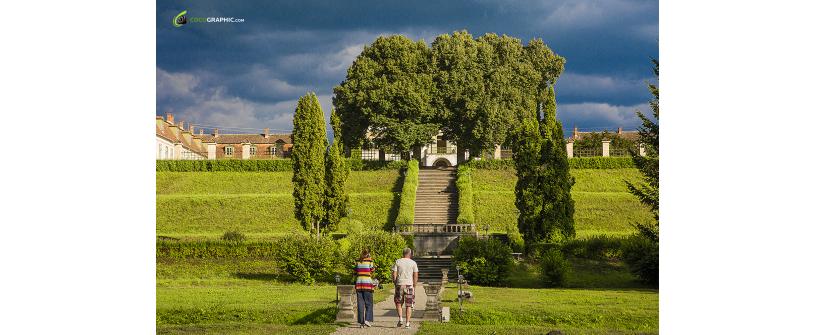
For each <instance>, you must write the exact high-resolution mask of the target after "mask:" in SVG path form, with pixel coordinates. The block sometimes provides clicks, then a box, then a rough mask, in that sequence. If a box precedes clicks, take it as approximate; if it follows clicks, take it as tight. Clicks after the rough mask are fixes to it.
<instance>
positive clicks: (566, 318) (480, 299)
mask: <svg viewBox="0 0 815 335" xmlns="http://www.w3.org/2000/svg"><path fill="white" fill-rule="evenodd" d="M470 290H471V291H472V292H473V297H474V298H473V300H472V301H466V302H464V312H463V313H461V312H459V311H458V302H457V300H456V288H455V286H454V285H448V288H447V289H446V290H445V291H444V296H443V299H442V302H443V304H444V305H447V306H450V309H451V314H452V315H451V319H452V320H451V323H450V324H438V323H436V324H431V323H425V324H424V325H422V329H421V334H520V333H523V334H546V332H548V331H550V330H553V329H560V330H565V331H566V333H567V334H621V333H622V334H632V333H637V334H642V333H646V334H652V333H653V334H656V333H657V332H658V327H659V319H658V315H659V302H658V293H657V292H656V291H652V290H611V289H609V290H586V289H582V290H576V289H523V288H495V287H480V286H471V287H470Z"/></svg>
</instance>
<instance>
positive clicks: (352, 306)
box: [337, 285, 357, 323]
mask: <svg viewBox="0 0 815 335" xmlns="http://www.w3.org/2000/svg"><path fill="white" fill-rule="evenodd" d="M337 290H339V292H340V301H338V302H337V322H351V323H352V322H356V321H357V313H356V312H357V308H356V301H355V300H356V297H357V294H356V290H354V285H337Z"/></svg>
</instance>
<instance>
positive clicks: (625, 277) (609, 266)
mask: <svg viewBox="0 0 815 335" xmlns="http://www.w3.org/2000/svg"><path fill="white" fill-rule="evenodd" d="M568 260H569V264H570V265H571V271H570V274H569V275H568V276H567V278H568V279H567V280H566V284H565V285H564V286H563V287H547V286H545V285H544V284H543V280H542V278H541V273H540V267H539V265H538V264H536V262H535V261H524V262H521V263H519V264H516V266H514V267H512V268H511V270H510V272H509V273H508V274H507V283H506V284H505V285H503V286H505V287H511V288H527V289H541V288H550V289H579V290H597V291H643V292H654V291H657V290H658V288H655V287H651V286H648V285H645V284H643V283H642V282H640V281H639V280H638V279H637V277H636V276H634V275H633V274H632V273H631V272H630V271H629V269H628V267H627V266H625V264H623V263H622V262H621V261H619V260H615V259H587V258H578V257H569V258H568Z"/></svg>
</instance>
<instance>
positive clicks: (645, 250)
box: [622, 234, 659, 286]
mask: <svg viewBox="0 0 815 335" xmlns="http://www.w3.org/2000/svg"><path fill="white" fill-rule="evenodd" d="M622 256H623V261H625V263H626V265H628V268H629V269H630V270H631V272H632V273H633V274H634V275H636V276H637V277H638V278H639V279H640V280H641V281H642V282H643V283H645V284H648V285H653V286H659V245H658V244H657V243H655V242H654V241H652V240H651V239H649V238H647V237H645V236H642V235H641V234H637V235H633V236H631V237H629V238H628V239H626V240H625V241H624V242H623V244H622Z"/></svg>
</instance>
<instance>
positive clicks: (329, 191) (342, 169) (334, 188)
mask: <svg viewBox="0 0 815 335" xmlns="http://www.w3.org/2000/svg"><path fill="white" fill-rule="evenodd" d="M331 128H332V129H334V142H333V143H332V144H331V147H330V148H329V149H328V152H326V156H325V183H326V188H325V211H326V213H325V221H326V224H327V227H326V229H327V230H334V229H336V228H337V225H339V223H340V219H342V218H344V217H346V216H348V193H347V192H346V189H345V181H346V180H347V179H348V174H349V170H348V166H347V164H345V159H344V158H343V157H342V155H343V145H342V140H340V139H341V138H342V135H341V129H342V124H341V123H340V118H339V116H338V115H337V113H336V111H335V110H334V109H333V108H332V109H331Z"/></svg>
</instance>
